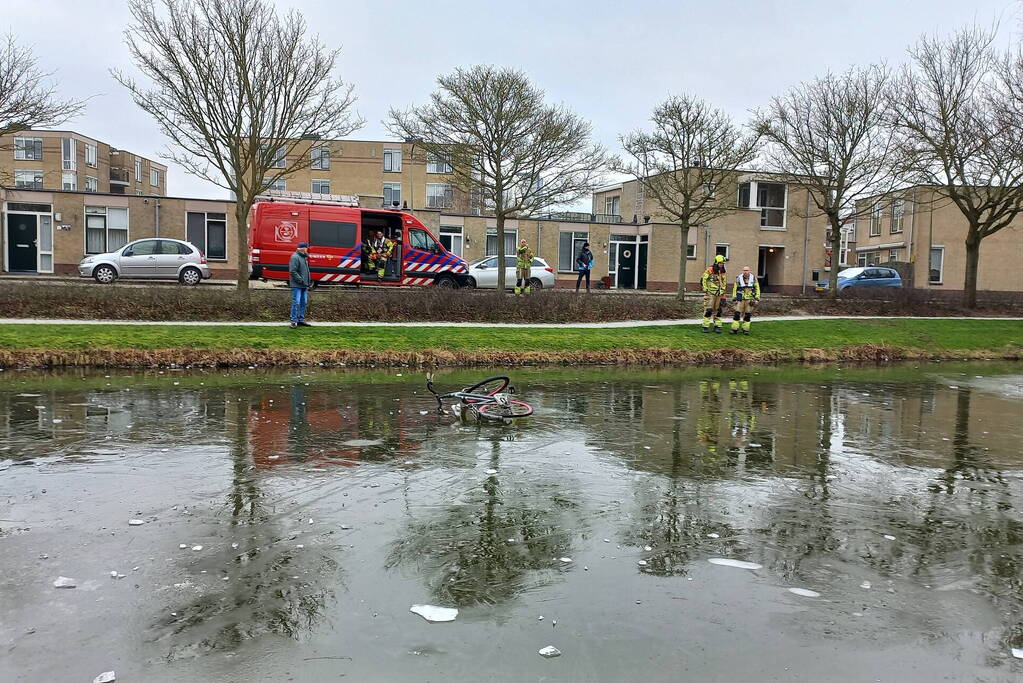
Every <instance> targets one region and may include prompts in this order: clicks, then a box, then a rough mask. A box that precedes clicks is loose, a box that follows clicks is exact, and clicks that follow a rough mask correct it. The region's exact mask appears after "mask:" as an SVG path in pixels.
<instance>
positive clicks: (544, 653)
mask: <svg viewBox="0 0 1023 683" xmlns="http://www.w3.org/2000/svg"><path fill="white" fill-rule="evenodd" d="M539 655H540V656H541V657H546V658H547V659H550V658H551V657H560V656H561V650H559V649H558V648H556V647H554V646H553V645H548V646H547V647H543V648H540V650H539Z"/></svg>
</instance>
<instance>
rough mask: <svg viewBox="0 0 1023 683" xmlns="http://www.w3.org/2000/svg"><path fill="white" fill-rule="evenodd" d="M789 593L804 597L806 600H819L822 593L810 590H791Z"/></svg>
mask: <svg viewBox="0 0 1023 683" xmlns="http://www.w3.org/2000/svg"><path fill="white" fill-rule="evenodd" d="M789 593H794V594H796V595H802V596H803V597H804V598H819V597H820V596H821V594H820V593H818V592H817V591H812V590H810V589H809V588H790V589H789Z"/></svg>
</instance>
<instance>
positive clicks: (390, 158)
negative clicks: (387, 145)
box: [384, 149, 401, 173]
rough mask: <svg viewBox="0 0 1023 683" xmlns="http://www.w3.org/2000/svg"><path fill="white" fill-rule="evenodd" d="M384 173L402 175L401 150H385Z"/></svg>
mask: <svg viewBox="0 0 1023 683" xmlns="http://www.w3.org/2000/svg"><path fill="white" fill-rule="evenodd" d="M384 173H401V150H400V149H385V150H384Z"/></svg>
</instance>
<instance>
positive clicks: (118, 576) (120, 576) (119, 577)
mask: <svg viewBox="0 0 1023 683" xmlns="http://www.w3.org/2000/svg"><path fill="white" fill-rule="evenodd" d="M114 578H115V579H123V578H124V574H118V575H117V576H115V577H114Z"/></svg>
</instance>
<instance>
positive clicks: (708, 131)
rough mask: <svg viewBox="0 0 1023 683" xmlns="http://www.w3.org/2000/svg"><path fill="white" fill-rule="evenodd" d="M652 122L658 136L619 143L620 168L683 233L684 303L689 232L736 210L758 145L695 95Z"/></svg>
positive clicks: (635, 135) (665, 106)
mask: <svg viewBox="0 0 1023 683" xmlns="http://www.w3.org/2000/svg"><path fill="white" fill-rule="evenodd" d="M651 121H653V124H654V128H653V131H652V132H647V131H635V132H632V133H628V134H626V135H622V136H621V137H620V138H619V139H620V141H621V143H622V147H623V148H624V150H625V153H626V158H625V159H624V160H622V159H619V160H616V162H615V164H614V167H615V170H618V171H620V172H622V173H627V174H629V175H632V176H634V177H635V178H636V181H637V182H639V183H640V185H641V186H642V188H643V190H644V192H645V193H646V196H647V197H651V198H653V199H654V200H656V202H657V204H658V206H659V208H660V212H661V213H662V214H663V217H664V218H666V219H667V220H669V221H671V222H673V223H678V225H679V227H680V228H681V230H682V242H681V247H680V251H679V264H678V298H679V299H684V298H685V291H686V247H687V245H688V244H689V231H690V229H691V228H693V227H696V226H700V225H704V224H706V223H708V222H710V221H712V220H714V219H716V218H719V217H721V216H724V215H727V214H729V213H733V212H734V211H735V210H736V205H735V197H736V193H737V188H738V181H739V175H740V172H741V169H742V168H743V167H745V166H746V165H748V164H749V163H750V162H752V161H753V160H754V159H755V158H756V155H757V148H758V142H757V138H756V136H755V135H750V134H747V133H745V132H744V131H743V130H742V129H741V128H740V127H738V126H736V125H735V124H734V123H732V120H731V119H730V118H729V117H728V115H727V114H725V113H724V112H722V111H720V110H719V109H715V108H713V107H711V106H710V105H708V104H707V103H706V102H704V101H702V100H700V99H698V98H696V97H693V96H691V95H677V96H673V97H670V98H668V99H667V100H666V101H665V102H663V103H662V104H660V105H658V106H657V107H656V108H655V109H654V113H653V116H652V117H651Z"/></svg>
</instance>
